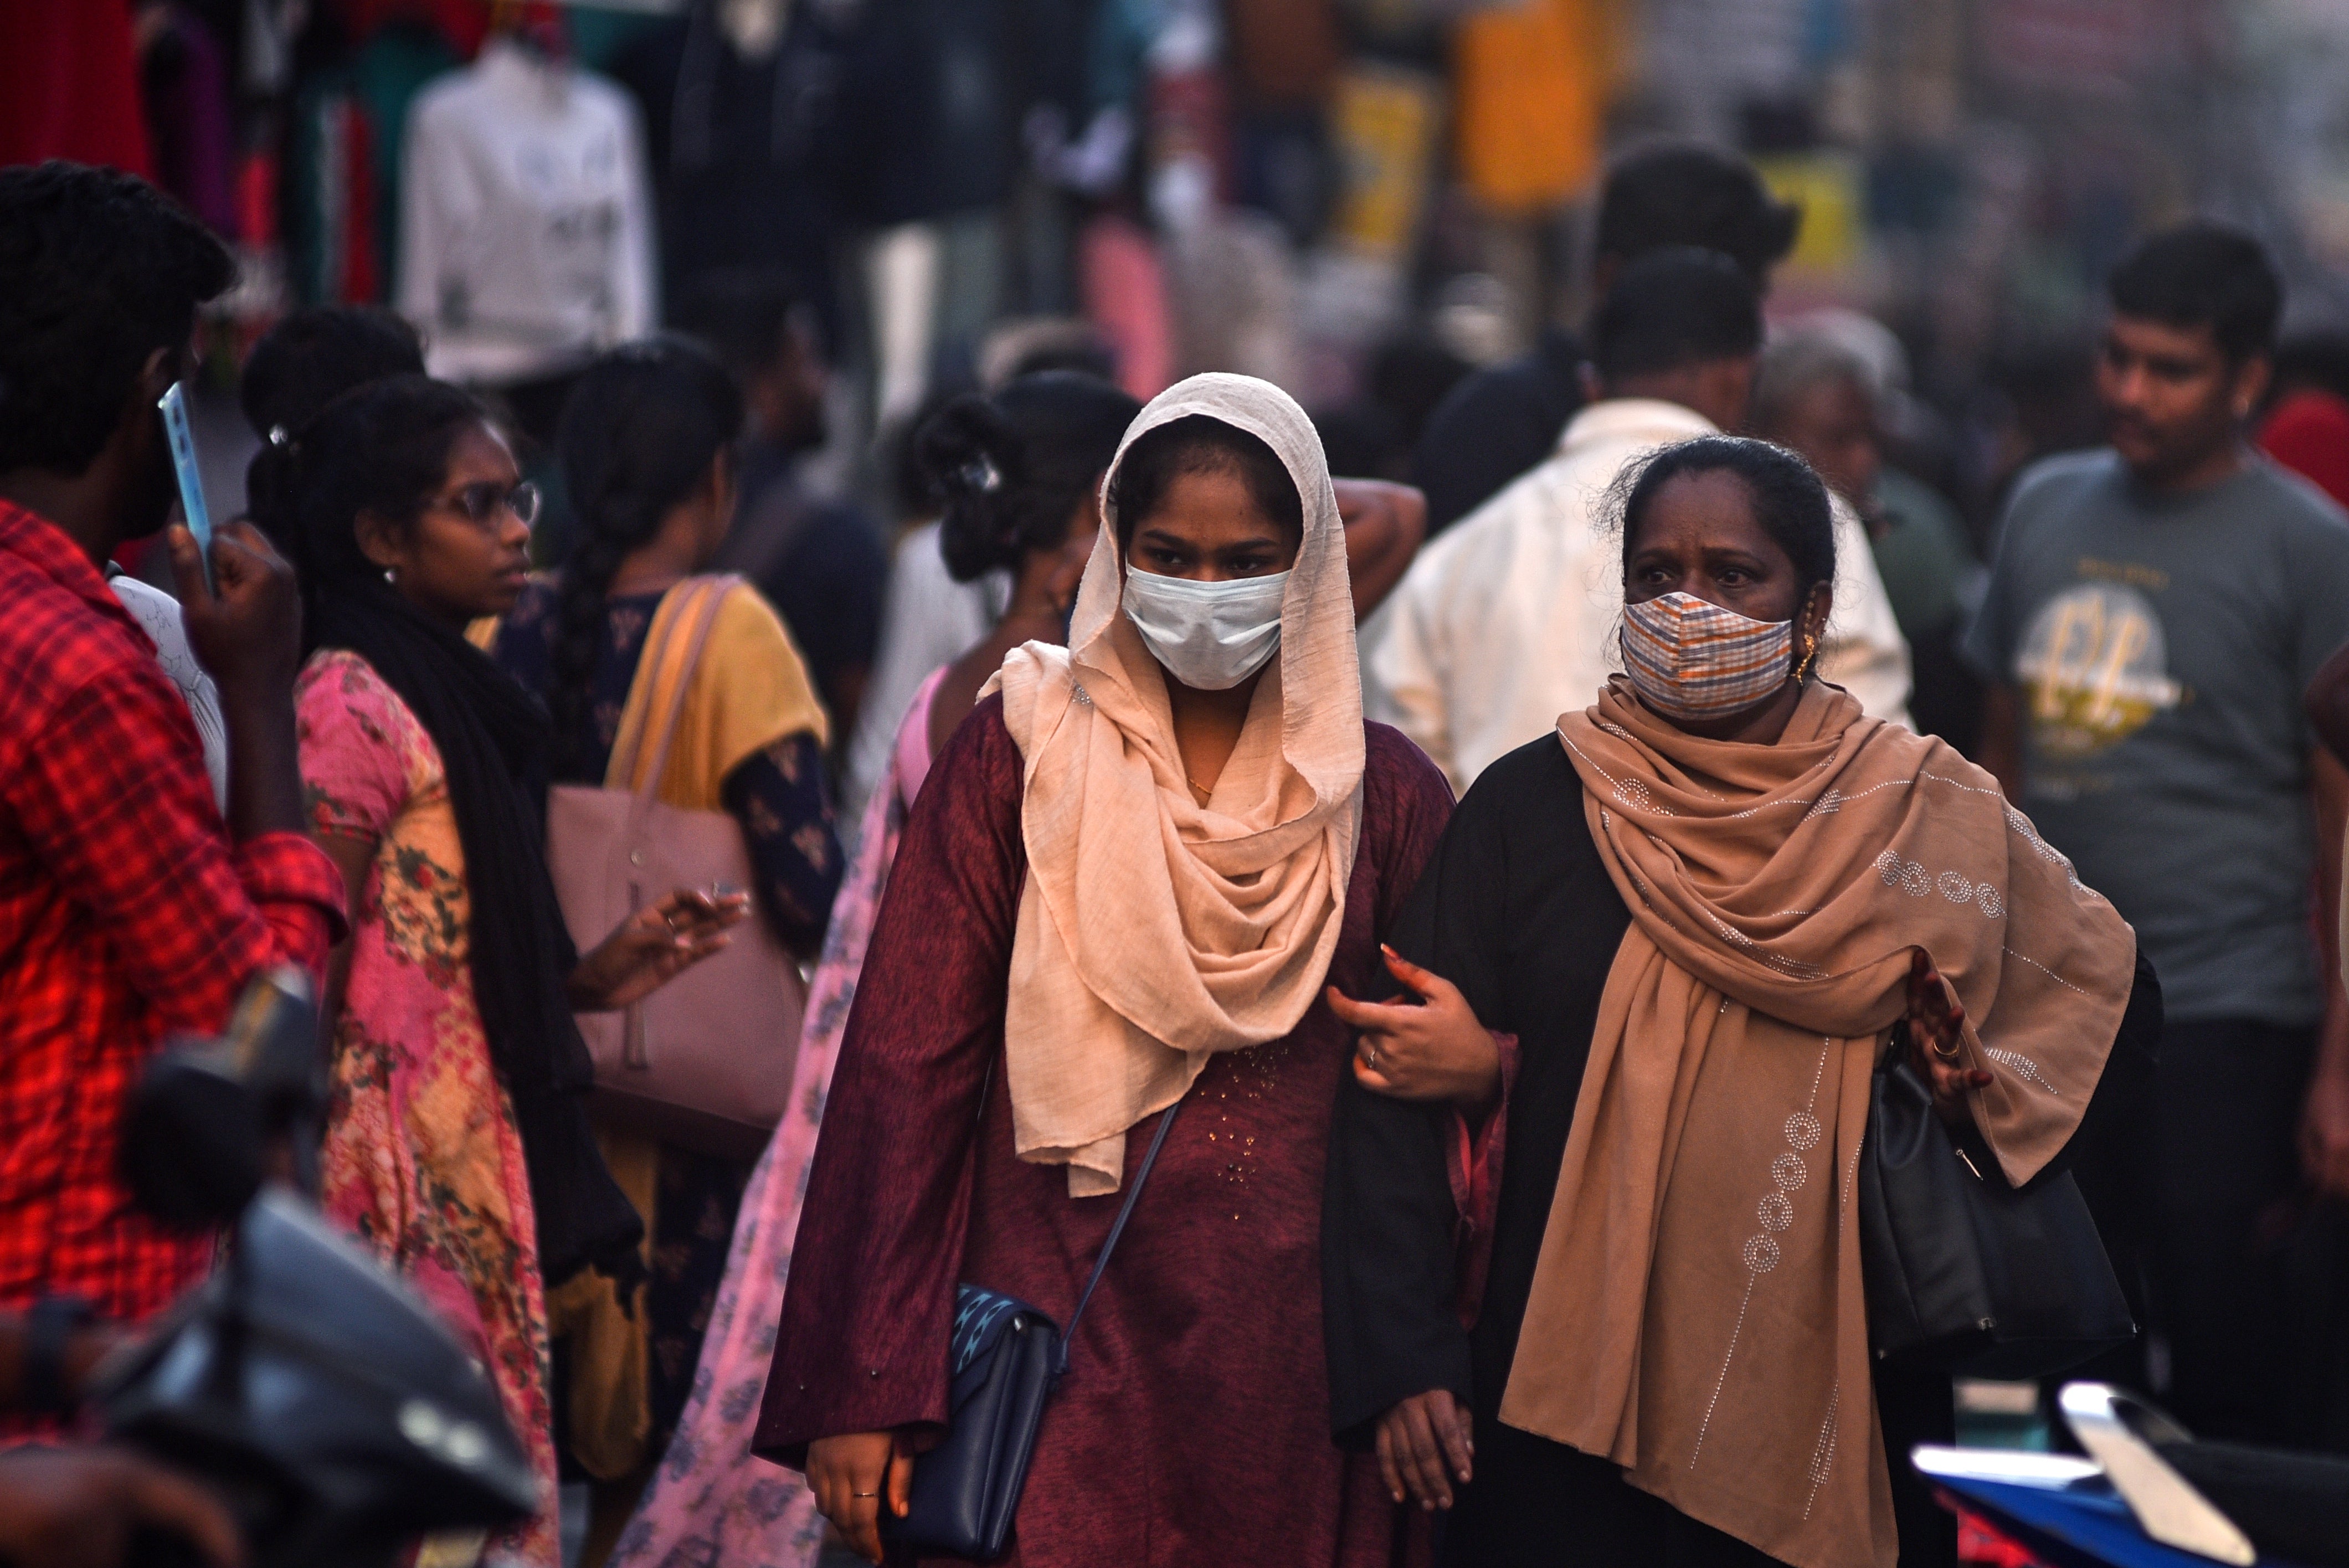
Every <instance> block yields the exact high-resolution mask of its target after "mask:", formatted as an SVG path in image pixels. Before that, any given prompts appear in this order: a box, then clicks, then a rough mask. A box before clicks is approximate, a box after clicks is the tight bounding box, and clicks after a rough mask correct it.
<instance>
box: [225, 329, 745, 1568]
mask: <svg viewBox="0 0 2349 1568" xmlns="http://www.w3.org/2000/svg"><path fill="white" fill-rule="evenodd" d="M251 482H252V484H253V498H252V499H253V510H254V517H255V519H256V520H257V521H260V523H261V524H262V526H263V527H264V529H265V530H266V531H268V532H269V534H270V536H271V537H272V538H274V539H276V540H279V541H281V542H285V543H286V544H287V545H288V546H289V547H290V549H291V551H292V553H293V555H294V559H295V565H296V566H297V567H298V568H299V570H300V573H301V577H302V589H303V599H304V612H305V613H304V616H303V634H304V637H305V641H306V642H307V644H308V645H309V650H310V652H309V659H308V662H307V663H306V664H305V666H304V668H303V671H302V676H301V678H300V680H299V682H298V683H297V685H296V686H295V724H296V727H297V734H298V738H299V741H300V746H301V758H302V775H303V782H304V785H305V793H306V796H307V798H308V805H309V811H310V819H311V830H312V831H313V833H315V834H316V837H317V839H318V841H319V842H320V843H321V844H322V845H323V846H324V847H325V848H326V852H327V853H328V854H329V855H330V856H332V857H333V858H334V860H335V861H336V864H337V865H338V866H340V867H341V869H342V872H343V877H344V881H345V882H346V884H347V887H348V889H349V892H350V900H351V908H350V913H351V936H350V939H349V941H348V942H347V943H346V944H344V945H343V946H342V947H341V948H339V949H337V950H336V954H335V956H334V959H333V962H332V964H331V965H330V968H329V970H328V975H327V993H326V1006H325V1009H324V1015H325V1017H326V1020H327V1027H328V1029H329V1031H330V1037H331V1068H330V1078H331V1099H330V1104H329V1110H328V1116H327V1126H326V1147H325V1150H324V1158H323V1161H322V1182H321V1188H322V1190H321V1193H320V1198H321V1202H323V1203H324V1205H325V1207H326V1210H327V1212H329V1213H331V1214H332V1215H334V1216H335V1217H336V1220H338V1221H339V1222H342V1223H343V1224H345V1225H347V1227H349V1228H350V1229H351V1230H352V1231H353V1232H355V1233H357V1235H358V1236H359V1237H361V1238H362V1239H363V1240H365V1241H367V1243H370V1244H372V1245H373V1246H374V1247H375V1248H376V1249H377V1250H378V1252H379V1253H381V1254H382V1255H383V1256H384V1257H385V1258H386V1259H387V1260H388V1262H390V1263H391V1264H394V1265H395V1266H397V1267H398V1268H399V1269H401V1270H402V1271H403V1272H404V1273H405V1274H407V1275H408V1277H409V1281H410V1283H411V1284H414V1285H415V1286H416V1287H417V1289H418V1290H419V1291H420V1292H422V1293H423V1295H425V1296H426V1297H427V1298H429V1300H430V1301H432V1303H433V1304H434V1305H435V1306H436V1307H438V1308H439V1309H440V1312H441V1313H443V1314H444V1315H445V1316H446V1317H447V1319H448V1321H449V1323H450V1326H452V1327H453V1328H454V1329H455V1330H456V1331H457V1332H458V1334H459V1335H460V1337H461V1338H463V1339H464V1340H465V1341H466V1342H467V1343H468V1345H469V1346H470V1347H471V1349H472V1350H473V1352H474V1353H475V1354H476V1355H477V1356H479V1357H481V1362H482V1364H483V1366H484V1367H486V1368H487V1369H488V1371H489V1375H490V1377H491V1379H492V1382H493V1383H494V1384H495V1385H496V1386H497V1388H498V1390H499V1394H500V1396H501V1398H502V1401H503V1403H504V1406H505V1410H506V1414H507V1417H508V1418H509V1419H511V1420H512V1423H513V1427H514V1429H515V1431H516V1432H517V1433H518V1434H520V1436H521V1437H522V1439H523V1442H524V1443H525V1445H527V1446H528V1448H529V1449H530V1450H531V1452H532V1454H533V1459H534V1460H535V1461H536V1464H537V1468H538V1470H539V1473H540V1480H541V1482H542V1486H543V1497H544V1499H545V1505H544V1507H543V1509H542V1511H540V1513H539V1514H538V1515H537V1516H536V1517H534V1518H533V1520H531V1521H530V1522H528V1523H526V1524H524V1525H522V1526H519V1527H517V1528H516V1529H515V1530H514V1531H512V1532H509V1533H508V1535H507V1536H505V1537H504V1538H502V1539H501V1540H499V1541H494V1542H491V1543H490V1545H489V1548H488V1553H489V1555H490V1557H491V1558H492V1560H502V1561H510V1562H515V1563H529V1564H533V1568H554V1564H555V1563H557V1562H558V1561H559V1559H560V1553H559V1543H558V1539H557V1532H556V1528H555V1518H554V1481H555V1475H554V1444H553V1434H552V1422H551V1420H550V1418H549V1403H548V1394H547V1367H548V1349H547V1334H546V1306H545V1291H546V1289H547V1288H548V1287H550V1286H554V1285H559V1284H562V1283H563V1282H564V1281H566V1280H568V1279H570V1278H572V1277H574V1276H575V1275H577V1274H580V1273H581V1272H582V1271H583V1270H585V1269H588V1268H590V1267H593V1268H595V1269H597V1270H599V1271H601V1272H603V1273H605V1274H610V1275H613V1276H615V1277H616V1278H619V1279H622V1280H624V1281H631V1282H632V1281H633V1280H634V1279H636V1277H639V1276H640V1275H641V1273H642V1269H643V1264H642V1261H641V1259H640V1257H639V1256H638V1253H637V1245H638V1243H639V1242H640V1241H641V1239H642V1236H643V1229H644V1227H643V1225H642V1223H641V1222H640V1221H639V1220H638V1219H637V1217H636V1211H635V1210H634V1209H633V1208H632V1207H631V1206H630V1205H629V1202H628V1200H627V1199H626V1196H625V1195H624V1194H623V1193H622V1192H621V1191H620V1189H619V1187H618V1186H617V1185H616V1183H615V1182H614V1181H613V1179H612V1176H611V1172H610V1171H608V1170H607V1169H606V1168H605V1163H604V1160H603V1157H602V1155H601V1154H600V1153H599V1152H598V1151H597V1150H596V1147H595V1137H594V1134H593V1133H592V1131H591V1130H590V1129H589V1127H588V1123H587V1117H586V1113H585V1109H584V1106H583V1101H582V1098H581V1097H582V1095H583V1093H584V1091H585V1088H587V1085H588V1082H589V1079H590V1077H591V1071H590V1067H589V1063H588V1057H587V1049H586V1046H585V1043H584V1042H583V1041H582V1040H581V1038H580V1036H579V1030H578V1026H577V1025H576V1023H575V1022H574V1019H573V1014H574V1012H589V1011H595V1010H599V1009H605V1008H616V1007H621V1006H626V1005H627V1004H628V1003H630V1002H633V1001H635V1000H636V999H638V998H640V997H642V996H645V995H648V994H649V993H651V992H652V991H653V990H655V989H657V987H658V986H660V985H662V984H663V983H664V982H666V981H667V980H668V979H669V978H671V977H672V976H674V975H678V973H680V972H682V971H683V970H684V969H686V968H687V967H688V966H689V965H692V964H694V963H696V962H697V961H698V960H699V959H701V958H704V957H706V956H708V955H709V954H711V953H714V952H716V951H717V950H718V949H719V947H721V946H723V945H724V944H725V943H726V941H727V938H726V936H725V934H724V933H725V929H726V927H728V926H730V925H731V924H733V923H736V922H737V921H739V920H740V919H741V918H742V916H743V914H744V913H745V912H746V909H747V900H746V899H743V898H740V897H736V898H731V899H718V898H712V897H709V896H707V895H703V894H698V893H689V892H678V893H674V894H672V895H670V896H668V897H667V898H664V899H662V900H661V901H660V902H659V903H656V904H654V905H651V906H650V907H648V908H647V909H646V910H644V911H643V912H642V913H639V914H637V915H636V916H635V917H633V918H631V919H630V920H629V921H627V922H626V923H624V924H623V925H622V926H621V927H620V928H619V929H618V930H617V931H616V932H614V933H613V934H611V935H610V936H609V937H608V938H607V939H605V941H604V942H602V943H601V944H598V945H597V946H596V947H595V949H594V950H593V951H592V952H589V953H587V954H585V955H584V956H583V955H581V954H578V953H577V952H576V950H575V949H574V947H573V944H572V943H571V940H570V937H569V936H568V934H566V933H565V931H564V924H563V917H562V913H561V911H560V910H559V909H558V908H557V906H556V903H555V898H554V886H553V884H552V882H550V880H549V878H548V876H547V870H546V863H545V860H544V857H543V853H542V851H541V848H540V823H539V813H540V810H541V804H542V802H543V799H544V792H545V782H546V772H545V769H546V758H547V754H548V750H549V746H550V742H551V735H550V726H549V724H548V722H547V718H546V712H545V709H544V708H543V707H542V706H541V705H540V703H539V702H538V700H537V699H536V698H535V697H533V696H531V694H530V693H528V692H527V691H525V690H523V687H522V686H520V685H519V684H518V683H517V682H515V681H514V679H513V678H512V676H508V675H506V674H505V673H504V672H503V671H502V670H500V669H499V668H498V667H497V665H495V664H493V663H492V662H491V660H490V658H489V657H488V655H485V654H483V653H481V651H480V650H479V649H477V648H475V647H474V646H472V645H471V644H470V643H468V642H467V641H466V640H465V627H466V626H467V624H469V623H471V622H472V621H474V620H476V619H477V618H479V617H481V616H485V615H497V614H503V613H504V612H505V611H507V610H509V609H511V608H512V606H513V603H514V601H515V600H516V599H517V598H518V597H519V596H520V594H521V593H522V590H523V585H524V583H526V581H527V578H528V570H529V560H528V557H527V554H526V553H525V552H526V549H527V546H528V544H529V541H530V525H531V523H532V521H533V520H534V519H535V518H536V517H537V514H538V493H537V491H536V490H535V489H533V487H531V486H529V485H526V484H524V483H523V482H522V477H521V474H520V471H519V470H518V469H516V468H515V466H514V459H513V454H512V451H511V450H510V449H508V448H507V446H506V443H505V440H504V439H503V438H502V437H501V436H500V435H499V434H498V432H497V430H496V428H495V427H493V426H492V424H491V423H490V421H489V418H488V417H487V416H486V415H485V414H484V413H483V412H482V410H481V407H480V405H478V404H477V403H475V402H474V401H473V399H472V398H471V397H469V396H467V395H466V394H465V393H464V392H462V391H460V390H459V389H458V388H456V387H450V386H446V385H444V384H442V383H440V382H437V381H432V380H429V379H427V378H426V377H421V376H401V377H393V378H391V379H389V380H385V381H379V382H374V383H371V384H369V385H367V386H365V387H359V388H358V389H357V390H355V391H352V392H349V393H347V394H346V395H344V396H343V397H338V398H336V400H335V401H334V402H332V403H330V404H328V405H327V406H326V407H325V408H324V409H323V410H321V411H320V412H319V414H318V416H317V417H316V418H315V419H314V420H312V421H311V422H310V423H309V424H308V425H307V426H305V428H303V429H302V430H300V431H299V432H296V433H295V434H294V435H292V436H291V437H289V438H287V439H286V440H285V442H284V443H283V444H282V445H279V444H273V445H272V446H271V447H270V448H268V449H266V450H265V451H264V453H263V454H262V457H261V459H259V460H257V461H256V462H255V464H254V471H253V475H252V480H251Z"/></svg>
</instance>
